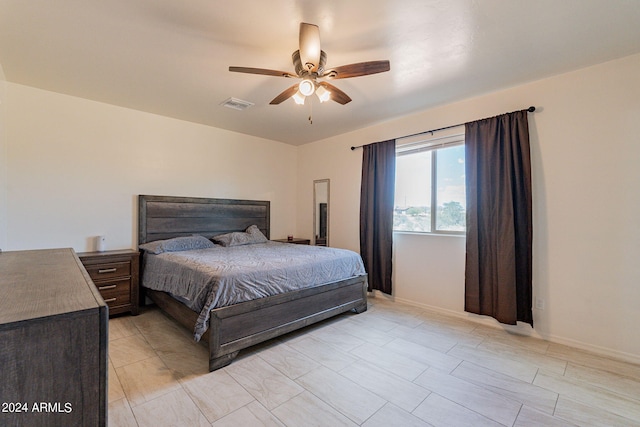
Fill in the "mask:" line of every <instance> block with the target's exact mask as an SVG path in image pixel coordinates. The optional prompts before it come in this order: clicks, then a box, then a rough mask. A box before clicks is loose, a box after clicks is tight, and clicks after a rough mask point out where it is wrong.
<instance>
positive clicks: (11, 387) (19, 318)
mask: <svg viewBox="0 0 640 427" xmlns="http://www.w3.org/2000/svg"><path fill="white" fill-rule="evenodd" d="M107 322H108V307H107V305H106V304H105V302H104V301H103V299H102V297H101V296H100V293H99V292H98V290H97V289H96V287H95V286H94V285H93V283H92V281H91V279H90V278H89V276H88V275H87V273H86V271H85V269H84V268H83V267H82V264H81V263H80V260H79V259H78V257H77V256H76V254H75V252H74V251H73V249H46V250H34V251H16V252H2V253H0V404H1V405H2V407H1V408H0V425H2V426H62V425H64V426H104V425H106V423H107V394H106V390H107V328H108V325H107Z"/></svg>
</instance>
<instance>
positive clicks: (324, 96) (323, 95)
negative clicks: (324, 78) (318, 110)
mask: <svg viewBox="0 0 640 427" xmlns="http://www.w3.org/2000/svg"><path fill="white" fill-rule="evenodd" d="M316 95H318V99H319V100H320V102H325V101H328V100H329V98H331V92H329V91H328V90H326V89H325V88H324V87H322V86H318V89H316Z"/></svg>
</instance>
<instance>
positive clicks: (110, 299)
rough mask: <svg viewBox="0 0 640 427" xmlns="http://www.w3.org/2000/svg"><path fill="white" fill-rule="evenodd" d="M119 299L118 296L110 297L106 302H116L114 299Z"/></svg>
mask: <svg viewBox="0 0 640 427" xmlns="http://www.w3.org/2000/svg"><path fill="white" fill-rule="evenodd" d="M117 299H118V298H109V299H106V300H104V302H106V303H110V302H114V301H115V300H117Z"/></svg>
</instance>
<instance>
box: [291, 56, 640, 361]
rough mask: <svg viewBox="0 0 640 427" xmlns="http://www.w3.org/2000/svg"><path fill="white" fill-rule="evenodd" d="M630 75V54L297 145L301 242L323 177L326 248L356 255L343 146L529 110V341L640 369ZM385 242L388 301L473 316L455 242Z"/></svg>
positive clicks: (636, 115)
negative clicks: (533, 305) (390, 262)
mask: <svg viewBox="0 0 640 427" xmlns="http://www.w3.org/2000/svg"><path fill="white" fill-rule="evenodd" d="M638 75H640V55H633V56H629V57H626V58H622V59H619V60H616V61H612V62H608V63H604V64H600V65H597V66H593V67H589V68H585V69H582V70H578V71H575V72H571V73H567V74H564V75H560V76H555V77H552V78H548V79H545V80H540V81H537V82H533V83H530V84H527V85H522V86H518V87H515V88H511V89H507V90H504V91H501V92H496V93H492V94H487V95H485V96H481V97H477V98H473V99H468V100H464V101H461V102H457V103H453V104H449V105H446V106H443V107H440V108H435V109H432V110H428V111H425V112H422V113H419V114H415V115H412V116H407V117H403V118H401V119H398V120H392V121H389V122H386V123H381V124H379V125H377V126H372V127H369V128H366V129H362V130H360V131H357V132H353V133H350V134H345V135H341V136H338V137H335V138H330V139H327V140H324V141H320V142H316V143H312V144H307V145H304V146H302V147H300V150H299V164H298V168H299V169H298V177H299V184H298V234H302V233H305V232H307V230H311V217H312V213H311V208H312V203H311V199H310V197H311V196H310V195H311V191H310V190H311V182H312V180H313V179H318V178H330V179H331V201H330V203H331V216H330V217H331V224H330V227H331V231H330V233H331V236H332V237H331V240H332V246H341V247H346V248H350V249H357V248H358V247H359V243H358V208H359V188H360V170H361V161H362V157H361V156H362V153H361V150H357V151H355V152H352V151H350V150H349V147H350V146H351V145H360V144H367V143H371V142H375V141H381V140H385V139H389V138H393V137H397V136H402V135H407V134H411V133H414V132H420V131H424V130H428V129H434V128H439V127H442V126H447V125H452V124H457V123H463V122H465V121H471V120H476V119H480V118H484V117H490V116H494V115H497V114H501V113H504V112H508V111H514V110H519V109H522V108H526V107H528V106H530V105H534V106H536V107H537V109H538V110H537V111H536V112H535V113H533V114H530V115H529V125H530V135H531V145H532V162H533V171H532V172H533V192H534V193H533V206H534V243H533V244H534V259H533V262H534V272H533V280H534V284H533V290H534V296H536V297H540V298H543V299H544V300H545V303H546V307H545V309H544V310H534V324H535V331H534V335H539V336H543V337H545V338H548V339H551V340H554V341H557V342H563V343H567V344H573V345H577V346H580V347H584V348H588V349H591V350H595V351H599V352H602V353H607V354H611V355H615V356H618V357H623V358H627V359H632V360H635V361H640V335H638V333H637V331H636V330H635V327H636V325H638V324H640V310H638V308H637V307H638V303H639V302H640V262H639V260H640V220H639V219H638V217H639V216H640V190H639V189H638V185H639V183H640V167H638V159H640V143H639V142H638V135H639V134H640V85H638V83H637V76H638ZM307 233H308V232H307ZM394 244H395V251H394V259H395V263H394V287H395V291H394V297H395V298H396V299H398V300H404V301H409V302H411V303H413V304H416V305H421V306H425V307H434V308H437V309H439V310H445V311H450V312H454V313H458V314H460V315H465V316H468V317H471V318H474V319H476V320H479V319H480V317H479V316H472V315H468V314H462V313H463V305H464V302H463V295H464V254H465V249H464V238H460V237H443V236H424V235H409V234H396V235H395V238H394ZM482 319H483V320H484V318H482ZM491 322H493V320H492V321H491ZM515 329H516V330H519V331H520V332H524V333H526V332H527V329H528V326H523V325H519V326H518V327H516V328H515Z"/></svg>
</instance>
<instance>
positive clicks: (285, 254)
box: [142, 242, 366, 340]
mask: <svg viewBox="0 0 640 427" xmlns="http://www.w3.org/2000/svg"><path fill="white" fill-rule="evenodd" d="M365 274H366V272H365V269H364V265H363V263H362V258H361V257H360V255H359V254H357V253H355V252H353V251H349V250H346V249H338V248H330V247H319V246H307V245H293V244H287V243H279V242H266V243H259V244H251V245H241V246H233V247H222V246H216V247H214V248H208V249H197V250H187V251H180V252H164V253H161V254H158V255H153V254H147V253H145V254H144V257H143V274H142V286H144V287H146V288H149V289H154V290H158V291H163V292H168V293H170V294H171V295H172V296H174V298H176V299H178V300H180V301H181V302H183V303H184V304H185V305H186V306H187V307H189V308H190V309H191V310H194V311H196V312H198V313H200V314H199V316H198V321H197V322H196V325H195V329H194V336H195V338H196V340H199V339H200V337H201V336H202V334H203V333H204V332H205V331H206V330H207V327H208V321H209V316H210V312H211V310H213V309H214V308H218V307H225V306H229V305H234V304H238V303H242V302H246V301H251V300H254V299H257V298H265V297H268V296H273V295H278V294H282V293H285V292H290V291H295V290H299V289H303V288H307V287H313V286H319V285H323V284H326V283H332V282H336V281H340V280H345V279H348V278H351V277H357V276H362V275H365Z"/></svg>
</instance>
